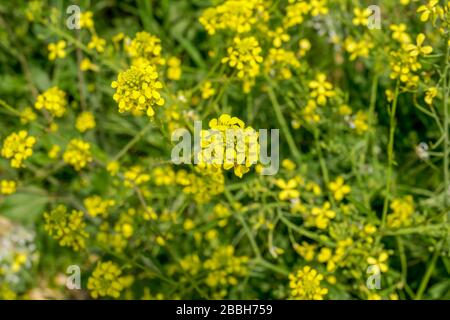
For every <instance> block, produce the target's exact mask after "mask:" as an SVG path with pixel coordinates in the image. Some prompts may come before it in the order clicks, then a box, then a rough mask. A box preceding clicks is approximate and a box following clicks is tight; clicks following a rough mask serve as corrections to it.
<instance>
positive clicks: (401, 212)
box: [387, 196, 414, 228]
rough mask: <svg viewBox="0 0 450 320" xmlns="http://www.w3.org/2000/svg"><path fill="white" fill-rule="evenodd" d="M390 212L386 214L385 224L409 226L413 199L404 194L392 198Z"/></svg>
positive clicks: (395, 226)
mask: <svg viewBox="0 0 450 320" xmlns="http://www.w3.org/2000/svg"><path fill="white" fill-rule="evenodd" d="M391 209H392V213H390V214H389V215H388V216H387V225H388V226H389V227H391V228H400V227H402V226H409V225H411V223H412V215H413V213H414V199H413V197H412V196H405V197H403V198H397V199H394V200H392V203H391Z"/></svg>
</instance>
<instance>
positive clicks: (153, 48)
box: [125, 31, 165, 65]
mask: <svg viewBox="0 0 450 320" xmlns="http://www.w3.org/2000/svg"><path fill="white" fill-rule="evenodd" d="M125 49H126V51H127V52H128V54H129V56H130V57H131V58H132V59H133V61H134V62H136V61H139V60H141V59H145V60H147V61H148V62H149V63H151V64H153V65H164V64H165V60H164V58H162V57H161V52H162V47H161V40H160V39H159V38H158V37H156V36H154V35H151V34H150V33H148V32H145V31H141V32H138V33H136V36H135V37H134V39H133V40H132V41H131V42H130V43H129V44H128V45H127V46H126V47H125Z"/></svg>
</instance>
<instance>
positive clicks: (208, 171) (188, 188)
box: [176, 164, 225, 203]
mask: <svg viewBox="0 0 450 320" xmlns="http://www.w3.org/2000/svg"><path fill="white" fill-rule="evenodd" d="M176 182H177V184H179V185H181V186H183V192H184V193H186V194H189V195H192V196H193V198H194V200H195V201H196V202H197V203H207V202H209V201H211V199H212V198H213V197H214V196H216V195H219V194H221V193H222V192H223V191H224V190H225V177H224V175H223V172H222V170H221V169H217V168H215V167H213V166H211V165H205V164H198V165H197V166H196V167H195V170H194V172H192V173H187V172H186V171H184V170H180V171H178V172H177V176H176Z"/></svg>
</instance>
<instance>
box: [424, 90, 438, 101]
mask: <svg viewBox="0 0 450 320" xmlns="http://www.w3.org/2000/svg"><path fill="white" fill-rule="evenodd" d="M437 94H438V88H436V87H431V88H428V89H427V91H426V92H425V103H426V104H428V105H430V106H431V105H432V104H433V100H434V98H436V96H437Z"/></svg>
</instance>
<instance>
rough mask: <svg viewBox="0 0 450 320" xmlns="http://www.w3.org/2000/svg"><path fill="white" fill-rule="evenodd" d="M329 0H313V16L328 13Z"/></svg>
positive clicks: (311, 4) (311, 3)
mask: <svg viewBox="0 0 450 320" xmlns="http://www.w3.org/2000/svg"><path fill="white" fill-rule="evenodd" d="M327 5H328V0H311V2H310V6H311V15H312V16H313V17H315V16H318V15H326V14H328V7H327Z"/></svg>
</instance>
